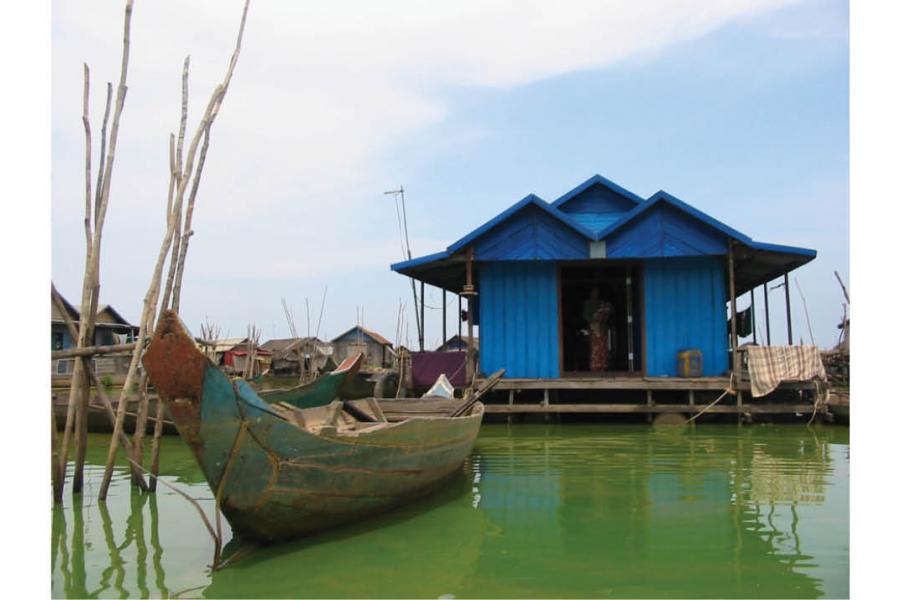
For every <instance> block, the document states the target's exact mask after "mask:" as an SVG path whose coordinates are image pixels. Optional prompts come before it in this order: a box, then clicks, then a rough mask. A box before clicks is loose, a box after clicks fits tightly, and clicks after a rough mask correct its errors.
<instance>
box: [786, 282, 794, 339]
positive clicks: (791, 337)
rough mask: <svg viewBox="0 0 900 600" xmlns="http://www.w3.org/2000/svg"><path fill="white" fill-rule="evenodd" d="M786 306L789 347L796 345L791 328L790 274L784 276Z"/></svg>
mask: <svg viewBox="0 0 900 600" xmlns="http://www.w3.org/2000/svg"><path fill="white" fill-rule="evenodd" d="M784 306H785V310H787V334H788V346H793V345H794V332H793V328H792V327H791V284H790V283H789V282H788V274H787V273H785V274H784Z"/></svg>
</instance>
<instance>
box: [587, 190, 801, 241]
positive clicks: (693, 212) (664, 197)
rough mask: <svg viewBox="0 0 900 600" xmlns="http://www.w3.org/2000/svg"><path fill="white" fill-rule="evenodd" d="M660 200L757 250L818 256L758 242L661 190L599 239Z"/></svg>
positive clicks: (617, 222)
mask: <svg viewBox="0 0 900 600" xmlns="http://www.w3.org/2000/svg"><path fill="white" fill-rule="evenodd" d="M660 202H666V203H668V204H670V205H671V206H674V207H675V208H678V209H680V210H682V211H684V212H685V213H687V214H688V215H690V216H692V217H694V218H695V219H697V220H699V221H700V222H702V223H705V224H707V225H709V226H710V227H712V228H714V229H716V230H717V231H719V232H721V233H723V234H724V235H726V236H728V237H731V238H734V239H735V240H737V241H739V242H741V243H742V244H745V245H747V246H749V247H751V248H754V249H756V250H767V251H770V252H785V253H788V254H801V255H804V256H812V257H815V256H816V251H815V250H812V249H809V248H799V247H796V246H782V245H780V244H767V243H764V242H756V241H753V240H752V239H751V238H750V236H748V235H745V234H743V233H741V232H740V231H738V230H736V229H734V228H732V227H729V226H728V225H726V224H725V223H722V222H721V221H719V220H718V219H714V218H713V217H711V216H709V215H708V214H706V213H705V212H703V211H701V210H698V209H696V208H694V207H693V206H691V205H690V204H688V203H687V202H685V201H684V200H681V199H679V198H676V197H675V196H673V195H672V194H670V193H668V192H666V191H664V190H659V191H658V192H656V193H655V194H653V195H652V196H651V197H650V198H648V199H647V200H646V201H645V202H642V203H641V204H639V205H638V206H635V207H634V208H633V209H631V210H630V211H629V212H628V213H626V214H625V216H623V217H622V218H621V219H619V220H618V221H616V222H615V223H613V224H612V225H610V226H609V227H607V228H606V229H604V230H603V231H601V232H600V233H598V234H597V238H596V239H598V240H602V239H604V238H607V237H609V236H610V235H611V234H613V233H615V232H616V231H619V230H620V229H622V228H624V227H625V226H626V225H628V224H629V223H630V222H632V221H634V219H636V218H637V217H638V216H640V215H642V214H644V213H645V212H647V211H648V210H650V209H652V208H653V207H654V206H656V205H657V204H659V203H660Z"/></svg>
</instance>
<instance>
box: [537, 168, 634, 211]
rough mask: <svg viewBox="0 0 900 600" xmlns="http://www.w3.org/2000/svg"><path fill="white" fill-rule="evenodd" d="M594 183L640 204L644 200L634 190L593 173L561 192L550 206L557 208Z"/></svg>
mask: <svg viewBox="0 0 900 600" xmlns="http://www.w3.org/2000/svg"><path fill="white" fill-rule="evenodd" d="M595 185H602V186H603V187H605V188H606V189H608V190H612V191H613V192H615V193H617V194H619V195H620V196H622V197H624V198H627V199H628V200H631V201H632V202H634V203H635V204H640V203H641V202H643V201H644V199H643V198H641V197H640V196H638V195H637V194H635V193H634V192H630V191H628V190H626V189H625V188H623V187H622V186H620V185H619V184H617V183H615V182H613V181H610V180H609V179H607V178H606V177H603V176H602V175H594V176H593V177H591V178H590V179H588V180H586V181H585V182H584V183H581V184H579V185H578V186H576V187H574V188H572V189H571V190H569V191H568V192H566V193H565V194H563V195H562V196H560V197H559V198H557V199H556V200H554V201H553V204H551V206H553V207H555V208H559V207H560V206H562V205H563V204H565V203H566V202H568V201H569V200H571V199H572V198H574V197H576V196H578V195H579V194H581V193H582V192H583V191H585V190H587V189H590V188H592V187H593V186H595Z"/></svg>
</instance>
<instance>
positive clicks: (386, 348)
mask: <svg viewBox="0 0 900 600" xmlns="http://www.w3.org/2000/svg"><path fill="white" fill-rule="evenodd" d="M331 345H332V346H333V347H334V360H335V362H337V363H338V364H340V363H341V361H343V360H344V359H346V358H349V357H350V356H353V355H354V354H356V353H358V352H361V353H362V354H363V365H365V366H367V367H376V368H383V369H389V368H391V367H393V366H394V362H395V359H396V353H395V352H394V346H393V344H391V342H389V341H388V340H387V339H386V338H385V337H384V336H383V335H381V334H380V333H378V332H376V331H372V330H371V329H368V328H366V327H362V326H359V325H357V326H356V327H352V328H350V329H348V330H347V331H345V332H344V333H342V334H341V335H339V336H337V337H336V338H334V339H333V340H331Z"/></svg>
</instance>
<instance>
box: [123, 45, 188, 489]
mask: <svg viewBox="0 0 900 600" xmlns="http://www.w3.org/2000/svg"><path fill="white" fill-rule="evenodd" d="M189 69H190V57H189V56H188V57H185V59H184V66H183V68H182V72H181V120H180V123H179V126H178V141H177V143H175V145H174V154H173V143H172V142H173V136H171V135H170V136H169V195H168V197H167V202H166V207H167V211H168V213H167V214H168V219H169V220H168V225H169V226H170V227H171V226H172V225H174V227H175V232H174V233H173V235H172V254H171V257H170V259H169V274H168V277H167V278H166V287H165V290H164V291H163V296H162V302H160V310H159V314H157V317H156V322H158V321H159V315H160V314H162V311H163V310H165V309H166V307H167V306H168V303H169V300H170V298H171V297H172V289H173V286H174V284H175V271H176V265H177V263H178V255H179V242H180V239H181V236H180V233H181V207H180V205H179V204H178V203H173V193H174V190H175V189H176V187H177V185H178V184H179V183H180V182H181V179H182V178H183V176H184V174H183V172H182V161H181V155H182V151H183V149H184V148H183V147H184V132H185V129H186V127H187V105H188V74H189ZM154 328H155V323H154ZM161 403H162V401H161V400H160V399H158V400H157V404H161ZM149 405H150V398H149V396H148V394H147V374H146V372H145V373H143V374H142V375H141V383H140V401H139V405H138V406H139V407H138V414H137V418H136V419H135V423H134V432H133V433H132V437H133V444H132V450H131V453H130V454H131V460H132V461H133V462H136V463H137V464H139V465H141V466H143V464H144V435H145V433H146V431H147V416H148V412H149ZM156 416H157V420H156V424H155V426H154V430H153V431H154V436H155V435H156V432H157V431H159V433H160V435H162V429H161V427H160V419H159V407H158V406H157V415H156ZM153 451H156V452H159V443H158V441H156V440H155V441H154V443H153V444H152V445H151V452H153ZM154 460H155V462H156V464H157V465H158V464H159V456H153V457H151V463H152V462H154ZM154 474H155V472H154ZM139 477H142V474H141V471H139V470H138V469H134V468H132V469H131V479H132V482H136V481H137V480H138V478H139ZM154 481H155V479H154V480H151V485H153V486H154V487H153V489H154V491H155V489H156V488H155V483H154Z"/></svg>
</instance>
